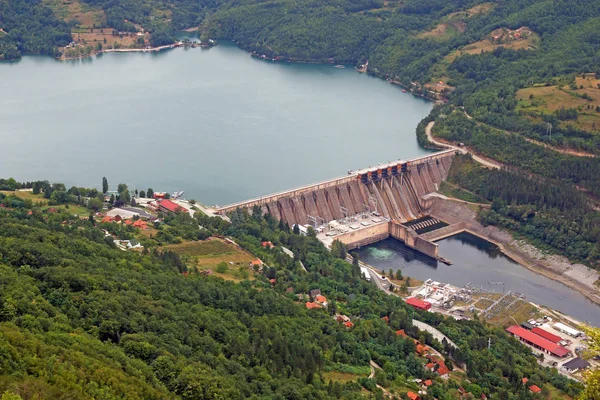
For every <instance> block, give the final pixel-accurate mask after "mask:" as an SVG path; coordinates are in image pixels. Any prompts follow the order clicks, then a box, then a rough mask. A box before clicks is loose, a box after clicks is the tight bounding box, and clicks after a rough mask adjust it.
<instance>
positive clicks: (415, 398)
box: [406, 392, 421, 400]
mask: <svg viewBox="0 0 600 400" xmlns="http://www.w3.org/2000/svg"><path fill="white" fill-rule="evenodd" d="M406 397H408V398H409V399H410V400H420V399H421V398H420V397H419V395H418V394H416V393H414V392H408V393H406Z"/></svg>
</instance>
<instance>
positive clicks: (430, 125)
mask: <svg viewBox="0 0 600 400" xmlns="http://www.w3.org/2000/svg"><path fill="white" fill-rule="evenodd" d="M434 125H435V121H431V122H430V123H428V124H427V126H426V127H425V133H426V134H427V139H428V140H429V141H430V142H431V143H433V144H435V145H437V146H440V147H443V148H446V149H451V150H456V151H458V152H460V153H461V154H471V156H472V157H473V160H475V161H477V162H478V163H480V164H481V165H483V166H485V167H488V168H495V169H500V168H502V166H503V165H502V164H500V163H499V162H497V161H493V160H490V159H489V158H485V157H482V156H479V155H477V154H475V153H473V151H471V150H469V148H468V147H466V146H463V147H458V146H454V145H452V144H450V143H447V142H445V141H440V139H435V138H434V137H433V134H432V130H433V126H434Z"/></svg>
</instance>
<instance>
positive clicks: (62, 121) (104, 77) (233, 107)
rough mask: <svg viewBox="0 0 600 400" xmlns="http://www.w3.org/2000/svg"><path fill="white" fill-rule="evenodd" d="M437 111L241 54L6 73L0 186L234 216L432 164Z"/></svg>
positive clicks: (349, 73)
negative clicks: (136, 194) (378, 173)
mask: <svg viewBox="0 0 600 400" xmlns="http://www.w3.org/2000/svg"><path fill="white" fill-rule="evenodd" d="M431 107H432V105H431V103H429V102H426V101H424V100H422V99H419V98H415V97H412V96H410V95H407V94H402V93H401V90H400V89H399V88H398V87H396V86H392V85H390V84H388V83H386V82H385V81H382V80H378V79H375V78H372V77H369V76H366V75H364V74H359V73H357V72H355V71H354V70H353V69H352V68H347V69H336V68H333V67H332V66H331V65H294V64H275V63H269V62H263V61H259V60H256V59H253V58H251V57H250V55H249V54H247V53H246V52H244V51H241V50H239V49H237V48H236V47H234V46H232V45H219V46H217V47H215V48H212V49H210V50H207V51H206V50H201V49H188V50H184V49H175V50H169V51H165V52H161V53H154V54H143V53H129V54H104V55H102V56H100V57H97V58H94V59H89V60H83V61H79V60H77V61H72V62H58V61H55V60H53V59H52V58H49V57H25V58H23V59H22V60H21V61H19V62H14V63H0V143H1V145H0V146H1V152H0V176H2V177H9V176H13V177H14V178H16V179H17V180H21V181H23V180H34V179H49V180H52V181H60V182H65V183H67V184H68V185H78V186H91V185H99V184H100V183H101V178H102V176H106V177H107V178H108V181H109V183H110V184H111V185H114V186H115V187H116V184H117V183H119V182H124V183H127V184H130V185H131V186H133V185H136V187H137V188H138V189H146V188H148V187H149V186H151V187H153V188H154V189H155V190H166V191H175V190H185V191H186V195H185V196H186V197H188V198H196V199H197V200H199V201H202V202H203V203H205V204H225V203H229V202H234V201H238V200H243V199H246V198H250V197H254V196H259V195H262V194H266V193H270V192H274V191H278V190H283V189H287V188H292V187H294V186H298V185H303V184H308V183H312V182H315V181H319V180H323V179H329V178H333V177H336V176H341V175H344V174H346V172H347V170H348V169H357V168H363V167H366V166H370V165H374V164H377V163H380V162H385V161H389V160H394V159H398V158H410V157H416V156H419V155H421V154H425V152H426V151H425V150H423V149H421V148H420V147H419V146H418V144H417V141H416V136H415V127H416V125H417V123H418V122H419V121H420V120H421V119H422V118H423V117H424V116H426V115H427V114H428V113H429V111H430V110H431Z"/></svg>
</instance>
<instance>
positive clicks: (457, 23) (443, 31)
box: [419, 3, 494, 41]
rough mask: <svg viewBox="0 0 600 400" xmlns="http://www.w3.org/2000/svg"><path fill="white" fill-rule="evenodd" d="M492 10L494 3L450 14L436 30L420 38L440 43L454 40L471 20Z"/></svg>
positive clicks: (424, 33)
mask: <svg viewBox="0 0 600 400" xmlns="http://www.w3.org/2000/svg"><path fill="white" fill-rule="evenodd" d="M492 8H494V3H483V4H479V5H477V6H475V7H472V8H470V9H468V10H466V11H459V12H454V13H451V14H448V15H447V16H446V17H445V18H444V19H443V21H442V22H441V23H439V24H438V25H437V26H436V27H435V28H433V29H432V30H430V31H427V32H423V33H421V34H420V35H419V37H421V38H428V39H434V40H439V41H445V40H449V39H452V38H453V37H454V36H457V35H458V34H460V33H462V32H464V31H465V29H466V27H467V23H468V19H469V18H471V17H473V16H476V15H479V14H485V13H488V12H489V11H491V9H492Z"/></svg>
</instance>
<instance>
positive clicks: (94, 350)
mask: <svg viewBox="0 0 600 400" xmlns="http://www.w3.org/2000/svg"><path fill="white" fill-rule="evenodd" d="M4 182H6V181H4ZM52 186H54V185H52ZM0 197H1V199H0V202H1V203H2V204H3V206H2V207H0V270H1V273H0V285H1V290H0V337H1V338H2V340H0V393H14V394H17V395H18V396H20V397H21V398H23V399H34V398H64V399H86V398H103V399H123V398H127V399H136V398H138V399H166V398H174V399H177V398H180V399H198V398H203V399H242V398H272V399H333V398H347V399H352V398H361V397H362V396H363V395H362V393H361V390H362V388H366V389H367V390H369V391H370V393H371V396H374V397H375V398H381V396H382V392H381V390H380V389H377V387H376V384H379V385H381V386H382V387H384V388H387V390H390V391H394V392H395V393H397V394H402V393H405V392H406V390H408V389H411V388H416V386H415V384H414V383H413V382H411V381H410V379H412V378H413V377H414V378H420V379H425V378H430V379H433V380H434V384H433V386H432V387H431V389H430V390H429V393H430V394H428V395H426V396H424V397H423V398H425V399H432V398H433V397H436V398H438V399H451V398H454V396H455V394H456V391H457V388H458V387H459V386H463V387H467V388H468V389H469V390H470V391H471V393H484V394H486V395H487V396H489V397H490V398H491V399H527V398H529V397H530V396H531V395H530V394H528V392H527V391H526V390H525V389H524V387H523V385H521V381H520V379H521V378H522V377H524V376H527V377H529V379H530V381H531V382H535V383H536V384H538V385H539V386H541V387H543V388H544V391H545V392H548V391H549V390H555V389H552V387H554V388H557V389H558V390H560V391H562V392H564V393H565V394H568V395H571V396H573V395H576V394H577V393H579V392H580V390H581V385H580V384H577V383H575V382H573V381H570V380H569V379H567V378H565V377H564V376H562V375H560V374H558V373H557V372H556V371H555V370H553V369H549V368H542V367H540V366H539V365H538V364H537V362H536V359H535V358H534V357H533V356H532V355H530V353H529V351H528V350H527V349H526V348H525V347H523V346H522V345H521V344H520V343H519V342H517V341H516V340H515V339H512V338H509V337H508V336H507V335H506V334H505V333H504V331H503V330H502V329H501V328H494V327H489V326H485V325H484V324H482V323H480V322H478V321H476V320H475V321H470V322H466V321H455V320H454V319H452V318H450V319H445V318H443V317H441V316H440V315H436V314H431V313H417V312H416V311H414V310H413V309H411V308H410V307H407V306H406V304H405V303H404V302H403V301H402V300H401V299H399V298H398V297H395V296H387V295H385V294H383V293H382V292H380V291H379V290H377V288H376V286H375V285H372V284H370V283H367V282H365V281H363V280H362V279H360V276H359V275H360V270H359V269H358V267H357V265H351V264H348V263H347V262H346V261H343V260H342V259H339V258H336V257H334V255H332V254H331V253H330V252H329V251H327V250H326V249H325V248H324V247H323V245H322V244H321V243H320V242H319V241H318V240H317V239H316V238H315V237H314V235H309V236H300V235H298V234H296V233H294V232H292V231H290V229H289V227H287V226H285V225H284V224H281V223H278V222H277V221H275V220H274V219H272V218H270V216H268V215H267V216H264V217H263V216H261V215H260V213H258V214H256V213H255V214H252V215H249V214H248V213H247V212H245V211H239V212H236V213H234V214H233V215H232V217H231V223H228V222H225V221H223V220H222V219H220V218H210V217H206V216H204V215H201V214H200V213H198V214H197V217H196V219H195V222H196V223H195V225H196V227H197V225H198V223H200V224H201V225H202V226H203V227H204V228H205V229H206V230H207V233H208V234H219V235H231V236H232V237H234V238H235V240H236V241H237V242H238V243H239V244H240V245H241V246H242V247H244V248H246V249H247V250H249V251H252V252H253V253H255V254H256V255H258V256H260V257H261V258H262V259H263V260H264V261H265V262H266V263H268V265H269V267H268V268H265V270H264V271H263V273H257V275H256V279H254V280H252V281H249V280H245V281H242V282H240V283H238V284H236V283H232V282H228V281H224V280H222V279H220V278H215V277H210V276H208V277H207V276H204V275H202V274H199V273H195V271H194V270H192V269H190V270H188V268H187V266H186V265H185V263H184V262H183V261H182V260H181V259H180V258H179V257H178V256H177V255H176V254H174V253H171V252H166V251H164V252H163V251H160V250H158V248H157V247H151V248H149V249H148V248H147V249H146V250H145V251H144V252H143V253H136V252H124V251H121V250H119V249H117V248H116V247H115V246H114V244H113V243H112V240H107V239H105V237H104V233H103V232H102V231H101V230H100V229H99V227H95V226H94V222H92V221H91V220H90V219H88V218H78V217H74V216H73V215H72V213H70V212H69V211H68V209H66V208H63V207H61V208H59V209H57V210H56V211H55V212H49V211H48V209H47V208H45V207H42V206H41V205H33V204H32V203H31V201H30V200H23V199H18V198H16V197H14V196H12V195H4V194H0ZM256 211H258V210H256ZM191 221H192V218H191V217H189V216H186V215H184V214H181V215H180V216H178V217H177V218H172V219H170V220H169V223H168V225H165V226H164V227H161V228H160V229H171V233H172V234H173V233H176V232H177V229H183V228H181V226H186V225H190V224H189V222H191ZM184 230H185V229H184ZM180 239H182V238H180ZM264 240H270V241H272V242H273V243H275V244H278V245H279V244H284V245H286V246H287V247H289V248H290V249H291V250H292V251H293V252H294V254H295V257H294V258H290V257H288V256H287V255H284V254H283V253H282V252H281V249H280V247H275V248H273V249H266V248H263V247H262V246H261V241H264ZM338 255H339V256H343V254H338ZM299 261H302V262H303V263H304V265H305V267H306V269H307V270H308V272H304V271H303V270H302V269H301V268H300V267H299ZM269 279H276V284H274V285H272V284H270V282H269ZM289 288H292V293H290V290H289ZM315 288H319V289H320V290H321V291H322V293H323V294H325V295H326V296H327V297H328V298H329V299H330V305H329V307H328V309H326V310H307V309H306V308H305V307H304V304H303V302H298V301H297V299H296V297H295V294H294V293H307V292H308V291H309V290H310V289H315ZM336 312H343V313H345V314H347V315H349V316H351V318H352V320H353V322H354V324H355V326H354V327H353V328H352V329H346V328H345V327H344V326H343V325H341V324H339V323H338V322H336V321H335V320H334V319H333V318H332V315H333V314H334V313H336ZM383 316H389V318H390V320H389V323H386V322H385V321H383V320H382V319H381V317H383ZM413 317H416V318H419V319H421V320H423V321H426V322H428V323H430V324H432V325H434V326H436V327H438V329H440V330H442V331H443V332H445V333H446V334H447V335H448V336H449V337H450V338H451V339H452V340H453V341H454V342H456V343H457V344H458V345H459V347H460V349H459V350H454V351H452V350H451V348H449V347H448V346H447V345H445V344H443V343H439V342H437V341H436V340H434V339H433V337H432V336H431V335H430V334H428V333H425V332H420V331H418V330H417V329H415V328H414V327H413V326H412V321H411V319H412V318H413ZM397 329H405V330H406V332H407V333H408V334H409V335H411V336H413V337H414V338H417V339H419V340H420V341H421V342H422V343H426V344H428V345H430V346H432V347H434V348H436V349H438V350H439V351H441V352H443V353H445V354H446V357H450V356H451V357H452V358H453V359H454V360H455V361H456V362H457V363H458V365H463V366H464V367H466V375H462V374H459V375H457V376H455V377H454V378H453V379H451V380H449V381H444V380H442V379H440V378H439V377H437V375H436V374H435V373H433V372H431V371H428V370H425V369H424V367H423V365H424V363H425V361H424V359H422V358H419V357H417V356H416V354H415V344H414V343H413V340H412V339H410V338H406V339H405V338H403V337H402V336H398V335H396V334H395V330H397ZM487 338H492V346H491V348H489V349H488V347H487ZM369 360H374V361H376V362H377V363H378V364H379V365H381V366H382V367H383V370H381V371H378V372H377V374H376V375H375V377H374V378H373V379H368V378H367V377H366V376H365V375H362V376H359V375H356V378H357V379H355V380H354V381H353V382H348V383H341V382H339V381H335V382H334V381H329V380H327V379H326V378H325V377H324V376H326V373H327V371H346V372H348V371H355V370H356V371H364V370H365V368H367V371H368V363H369ZM447 362H449V361H448V359H447ZM17 398H18V397H17Z"/></svg>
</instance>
